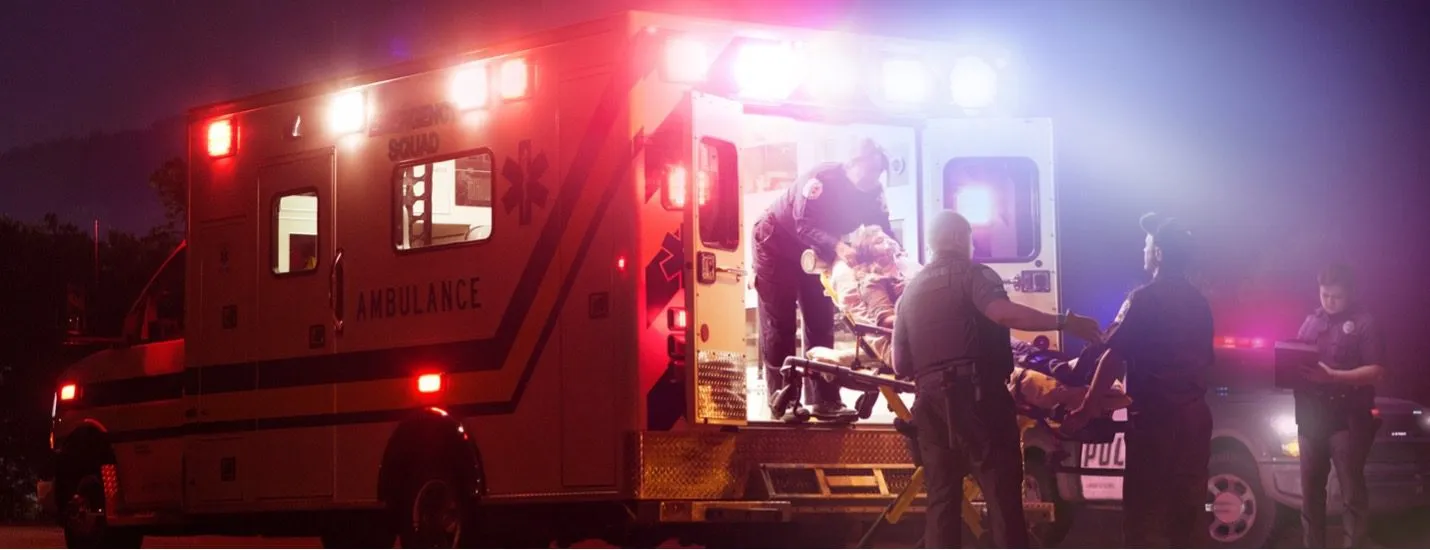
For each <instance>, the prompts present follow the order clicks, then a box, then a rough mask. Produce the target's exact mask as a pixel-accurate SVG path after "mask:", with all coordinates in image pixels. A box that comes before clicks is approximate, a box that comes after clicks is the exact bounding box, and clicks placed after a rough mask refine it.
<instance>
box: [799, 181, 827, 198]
mask: <svg viewBox="0 0 1430 550" xmlns="http://www.w3.org/2000/svg"><path fill="white" fill-rule="evenodd" d="M822 194H824V182H822V181H819V179H818V178H809V183H806V184H805V185H804V198H805V200H811V201H812V200H817V199H819V196H820V195H822Z"/></svg>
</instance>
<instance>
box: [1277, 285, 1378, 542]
mask: <svg viewBox="0 0 1430 550" xmlns="http://www.w3.org/2000/svg"><path fill="white" fill-rule="evenodd" d="M1319 282H1320V290H1321V308H1320V309H1318V310H1316V311H1315V312H1314V313H1312V314H1311V315H1309V316H1307V317H1306V321H1305V323H1303V324H1302V325H1301V330H1300V333H1299V335H1298V337H1297V339H1298V340H1301V341H1303V342H1306V343H1309V344H1314V345H1315V346H1316V347H1317V349H1318V352H1319V354H1320V364H1317V365H1307V366H1305V367H1303V369H1302V371H1301V376H1302V378H1303V379H1304V380H1305V381H1307V382H1309V383H1308V384H1305V385H1303V386H1302V387H1301V388H1298V389H1297V390H1296V392H1295V395H1296V429H1297V431H1298V432H1299V442H1298V443H1299V444H1300V446H1301V495H1302V496H1303V498H1304V500H1303V501H1302V504H1301V527H1302V529H1303V533H1304V537H1305V543H1306V547H1307V548H1325V547H1326V478H1327V476H1328V475H1329V474H1330V468H1331V465H1332V464H1334V465H1335V467H1336V478H1337V479H1339V480H1340V483H1341V498H1342V499H1343V504H1344V512H1343V513H1342V521H1344V522H1345V530H1346V539H1347V542H1348V543H1349V544H1347V547H1348V548H1363V547H1364V546H1365V542H1366V529H1367V525H1368V522H1369V519H1370V518H1369V510H1368V509H1367V506H1368V502H1367V498H1368V496H1367V495H1366V486H1365V461H1366V456H1367V455H1368V454H1369V453H1370V446H1371V443H1373V442H1374V440H1375V432H1376V430H1377V429H1378V428H1379V426H1378V425H1377V424H1378V422H1377V421H1376V419H1375V418H1374V417H1373V416H1372V413H1371V409H1372V408H1374V406H1375V386H1374V384H1375V383H1376V382H1377V381H1378V380H1380V378H1381V377H1382V376H1384V373H1385V368H1384V367H1382V366H1381V361H1382V358H1383V357H1384V353H1385V344H1384V342H1383V341H1382V340H1381V335H1380V329H1379V328H1378V327H1377V326H1376V322H1375V319H1374V318H1373V317H1372V316H1371V315H1370V313H1367V312H1366V311H1365V309H1363V308H1361V307H1360V305H1359V304H1358V303H1357V302H1356V300H1355V296H1354V291H1355V284H1354V280H1353V276H1352V273H1351V270H1350V268H1348V267H1346V266H1344V265H1333V266H1330V267H1328V268H1326V270H1325V271H1323V272H1322V273H1321V276H1320V280H1319Z"/></svg>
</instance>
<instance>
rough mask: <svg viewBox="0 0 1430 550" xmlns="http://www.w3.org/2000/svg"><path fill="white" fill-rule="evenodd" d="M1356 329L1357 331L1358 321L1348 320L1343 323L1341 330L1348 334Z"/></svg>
mask: <svg viewBox="0 0 1430 550" xmlns="http://www.w3.org/2000/svg"><path fill="white" fill-rule="evenodd" d="M1355 331H1356V322H1355V321H1346V323H1345V324H1344V325H1341V332H1344V333H1346V334H1351V333H1353V332H1355Z"/></svg>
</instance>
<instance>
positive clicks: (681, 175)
mask: <svg viewBox="0 0 1430 550" xmlns="http://www.w3.org/2000/svg"><path fill="white" fill-rule="evenodd" d="M689 189H690V174H689V173H688V172H686V171H685V167H684V166H678V165H677V166H671V167H670V169H669V170H666V173H665V207H666V208H667V209H671V210H679V209H682V208H685V196H686V193H687V192H688V191H689Z"/></svg>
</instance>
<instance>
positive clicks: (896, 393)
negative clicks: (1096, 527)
mask: <svg viewBox="0 0 1430 550" xmlns="http://www.w3.org/2000/svg"><path fill="white" fill-rule="evenodd" d="M802 263H803V264H804V268H805V272H806V273H809V274H814V275H818V276H819V281H820V284H821V286H823V287H824V293H825V295H826V296H828V297H829V298H830V300H831V301H832V302H834V307H835V310H836V311H837V312H838V315H839V318H840V321H841V322H843V323H844V324H845V325H846V327H847V328H848V329H849V330H850V331H851V332H852V333H853V335H854V342H855V346H856V349H855V353H854V361H853V364H852V365H851V366H849V367H845V366H842V365H835V364H830V363H823V362H819V361H812V360H809V359H805V358H803V357H788V358H786V359H785V361H784V364H783V365H781V367H780V374H781V379H782V381H783V387H782V388H780V389H779V390H778V391H777V392H776V393H775V395H774V396H773V399H772V400H771V406H772V409H773V410H772V412H773V413H774V415H775V416H777V417H782V416H784V413H785V412H786V411H787V410H788V409H789V408H790V407H791V406H794V405H796V404H798V403H799V401H800V394H801V389H802V388H803V386H804V378H805V377H806V376H823V377H825V378H826V379H828V380H830V381H831V382H834V383H836V384H839V385H840V386H841V387H844V388H848V389H852V390H855V391H859V392H861V395H860V396H859V398H858V400H857V401H856V402H855V407H854V408H855V410H856V411H857V412H858V417H859V418H860V419H867V418H869V417H870V415H872V414H873V408H874V405H875V404H876V403H877V402H878V398H879V397H880V396H883V397H884V400H885V401H886V402H887V403H888V406H889V409H890V410H891V411H892V412H893V413H894V416H895V418H896V419H897V420H896V421H895V428H896V429H898V430H899V431H900V433H903V434H904V435H906V436H908V435H909V432H908V431H906V430H904V429H901V428H900V426H899V423H900V422H902V423H905V424H911V423H912V422H913V414H912V412H911V411H910V409H909V407H908V406H907V405H906V404H905V403H904V400H903V397H902V396H901V394H911V393H914V392H915V391H916V389H917V386H916V385H915V384H914V383H913V382H910V381H906V380H899V379H896V378H892V377H887V376H880V375H878V374H874V373H870V372H861V371H860V370H859V367H860V366H861V361H860V358H859V356H860V352H861V351H862V352H863V353H867V354H868V356H869V357H871V358H874V359H875V360H877V359H878V354H876V353H874V349H873V347H872V346H870V345H869V343H868V342H867V341H865V340H864V338H863V337H864V336H866V335H868V334H885V335H892V334H893V331H892V330H890V329H887V328H884V327H878V326H873V325H866V324H862V323H858V322H856V321H855V320H854V318H853V316H852V315H850V314H849V312H847V311H845V310H844V308H843V307H840V305H839V298H838V295H837V293H836V292H835V291H834V285H833V283H832V282H831V281H830V272H829V269H828V267H827V266H825V268H824V269H820V268H819V267H818V266H819V264H818V262H817V260H815V258H814V256H813V251H806V252H805V256H804V258H802ZM795 411H796V421H797V422H804V421H807V420H808V418H809V415H808V411H805V410H804V409H803V408H802V407H797V408H796V409H795ZM800 411H804V413H805V414H799V412H800ZM1039 422H1043V420H1042V419H1037V420H1035V419H1032V418H1028V417H1027V416H1025V415H1022V414H1019V416H1018V426H1019V440H1020V443H1021V440H1022V436H1023V434H1024V433H1026V432H1027V430H1028V429H1029V428H1032V427H1033V426H1034V425H1037V424H1038V423H1039ZM1020 446H1021V444H1020ZM912 451H913V453H912V454H914V455H915V468H914V473H913V475H912V476H911V477H910V478H909V483H908V485H907V486H905V487H904V490H903V491H901V492H900V493H899V495H898V496H897V497H895V499H894V501H893V502H890V503H889V504H888V505H887V506H885V507H884V509H883V510H882V511H880V512H879V515H878V516H877V517H876V518H875V519H874V521H873V522H871V524H870V526H869V529H868V530H866V531H865V533H864V535H863V537H862V538H861V539H860V540H859V544H858V546H856V548H869V544H870V543H871V542H872V540H873V537H874V535H875V534H876V533H877V532H878V530H879V528H880V527H881V526H882V525H883V524H884V523H886V522H887V523H888V524H890V525H893V524H897V523H899V522H900V521H902V519H903V517H904V515H905V514H906V513H907V512H908V510H909V508H910V507H912V506H913V503H914V500H915V499H916V498H917V497H918V495H919V493H920V492H922V491H923V477H924V469H923V465H922V464H920V463H919V462H920V461H918V460H917V450H916V449H913V450H912ZM981 494H982V489H981V488H980V487H979V485H978V482H977V481H976V480H975V479H974V478H973V476H972V475H968V476H965V477H964V480H963V498H962V499H960V501H961V508H962V516H963V522H964V524H965V525H967V526H968V529H969V531H970V532H971V533H972V534H973V536H974V538H979V537H982V536H983V533H984V531H985V529H984V528H983V522H982V513H981V512H980V511H979V510H978V508H977V507H976V506H974V504H973V501H974V500H976V499H977V498H978V497H979V496H981ZM1023 511H1024V514H1025V516H1026V517H1027V520H1028V524H1029V526H1030V527H1031V526H1033V525H1035V524H1038V523H1040V522H1048V523H1050V522H1053V521H1055V520H1056V518H1055V515H1054V510H1053V506H1052V503H1050V502H1038V503H1028V502H1024V503H1023ZM920 544H922V540H920Z"/></svg>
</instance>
